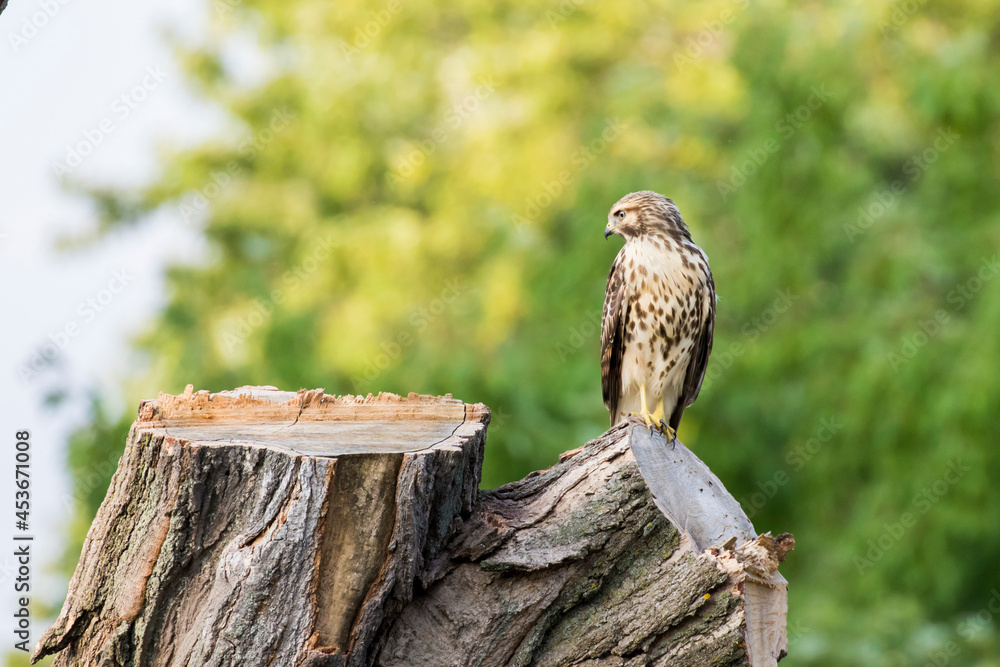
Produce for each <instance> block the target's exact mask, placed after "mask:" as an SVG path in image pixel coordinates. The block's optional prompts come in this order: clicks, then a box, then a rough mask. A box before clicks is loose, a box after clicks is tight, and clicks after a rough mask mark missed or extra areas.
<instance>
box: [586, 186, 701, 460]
mask: <svg viewBox="0 0 1000 667" xmlns="http://www.w3.org/2000/svg"><path fill="white" fill-rule="evenodd" d="M611 234H617V235H619V236H621V237H622V238H624V239H625V246H624V247H623V248H622V249H621V252H619V253H618V257H616V258H615V261H614V263H613V264H612V265H611V273H610V274H609V275H608V289H607V294H606V296H605V298H604V317H603V320H602V324H601V386H602V389H603V392H604V403H605V405H607V406H608V411H609V412H610V413H611V425H612V426H614V425H615V424H617V423H618V422H619V421H621V420H622V419H624V418H625V417H627V416H628V415H630V414H636V415H638V416H640V417H642V418H643V420H644V421H645V422H646V425H647V426H650V428H652V426H653V425H657V426H658V427H659V429H660V430H661V431H662V432H663V433H664V434H666V436H667V438H668V440H669V441H673V439H674V438H675V437H676V431H677V427H678V425H679V424H680V422H681V415H683V414H684V409H685V408H686V407H688V406H690V405H691V404H692V403H694V400H695V399H696V398H697V397H698V392H699V390H700V389H701V382H702V379H703V378H704V377H705V367H706V365H707V364H708V355H709V354H710V353H711V351H712V334H713V331H714V328H715V283H714V281H713V280H712V272H711V270H710V269H709V267H708V256H707V255H705V253H704V251H702V249H701V248H699V247H698V246H696V245H695V244H694V242H692V241H691V233H690V232H689V231H688V228H687V226H686V225H685V224H684V220H683V219H682V218H681V214H680V211H678V210H677V206H675V205H674V202H672V201H670V200H669V199H667V198H666V197H664V196H663V195H660V194H657V193H655V192H650V191H643V192H633V193H632V194H629V195H625V196H624V197H622V198H621V200H619V202H618V203H617V204H615V205H614V206H612V207H611V212H610V213H609V214H608V225H607V227H605V228H604V237H605V238H607V237H608V236H610V235H611ZM647 395H648V396H649V398H648V399H647ZM647 401H655V408H654V410H653V411H652V412H650V410H649V405H650V403H648V402H647Z"/></svg>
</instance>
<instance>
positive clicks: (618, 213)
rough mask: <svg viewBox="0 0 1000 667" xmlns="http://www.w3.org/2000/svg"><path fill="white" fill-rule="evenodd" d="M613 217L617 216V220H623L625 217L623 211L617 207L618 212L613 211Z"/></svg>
mask: <svg viewBox="0 0 1000 667" xmlns="http://www.w3.org/2000/svg"><path fill="white" fill-rule="evenodd" d="M615 217H616V218H618V219H619V220H624V219H625V211H623V210H621V209H619V210H618V212H617V213H615Z"/></svg>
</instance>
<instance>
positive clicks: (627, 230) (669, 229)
mask: <svg viewBox="0 0 1000 667" xmlns="http://www.w3.org/2000/svg"><path fill="white" fill-rule="evenodd" d="M612 234H617V235H618V236H620V237H622V238H623V239H625V240H626V241H630V240H631V239H637V238H642V237H643V236H646V235H648V234H655V235H657V236H669V237H673V238H677V239H686V240H688V241H690V240H691V233H690V232H689V231H688V228H687V225H685V224H684V220H683V219H682V218H681V213H680V211H678V210H677V206H676V205H674V203H673V202H672V201H670V200H669V199H667V198H666V197H664V196H663V195H661V194H658V193H656V192H652V191H651V190H643V191H642V192H633V193H632V194H628V195H625V196H624V197H622V198H621V199H619V200H618V203H617V204H615V205H614V206H612V207H611V212H610V213H608V226H607V227H605V228H604V238H608V237H609V236H611V235H612Z"/></svg>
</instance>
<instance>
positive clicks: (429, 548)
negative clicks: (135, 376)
mask: <svg viewBox="0 0 1000 667" xmlns="http://www.w3.org/2000/svg"><path fill="white" fill-rule="evenodd" d="M488 423H489V411H488V410H487V409H486V407H485V406H483V405H481V404H475V405H469V404H464V403H462V402H461V401H458V400H455V399H453V398H451V397H450V396H446V397H434V396H422V395H416V394H411V395H409V396H406V397H400V396H395V395H392V394H380V395H378V396H368V397H355V396H342V397H333V396H327V395H326V394H324V393H323V391H322V390H320V389H317V390H312V391H305V390H303V391H299V392H297V393H291V392H282V391H278V390H277V389H275V388H273V387H243V388H240V389H237V390H234V391H230V392H221V393H216V394H209V393H208V392H198V393H195V392H193V391H192V390H191V388H190V387H189V389H188V390H187V391H186V392H185V393H184V394H182V395H179V396H170V395H164V394H161V395H160V396H159V397H158V398H157V399H156V400H155V401H144V402H143V403H142V404H141V406H140V408H139V418H138V420H137V421H136V422H135V424H134V425H133V427H132V429H131V431H130V433H129V438H128V442H127V443H126V448H125V452H124V454H123V456H122V458H121V461H120V462H119V466H118V470H117V472H116V473H115V476H114V478H113V480H112V483H111V487H110V488H109V490H108V494H107V497H106V498H105V500H104V503H103V504H102V505H101V508H100V510H99V511H98V514H97V517H96V519H95V520H94V523H93V525H92V526H91V529H90V532H89V533H88V536H87V540H86V543H85V544H84V548H83V553H82V555H81V558H80V562H79V564H78V566H77V569H76V572H75V574H74V575H73V579H72V581H71V582H70V587H69V594H68V596H67V599H66V602H65V605H64V606H63V609H62V612H61V613H60V615H59V618H58V619H57V621H56V623H55V624H54V625H53V626H52V627H51V628H50V629H49V630H48V631H47V632H46V633H45V634H44V636H43V637H42V639H41V641H40V642H39V644H38V646H37V648H36V650H35V653H34V655H33V656H32V657H33V660H37V659H39V658H40V657H42V656H44V655H49V654H55V655H56V661H55V664H56V665H137V666H138V665H142V666H146V665H151V666H160V665H163V666H166V665H171V666H173V665H176V666H178V667H179V666H181V665H219V666H222V665H233V666H235V665H241V666H243V665H252V666H257V665H259V666H261V667H265V666H273V665H307V666H311V667H320V666H323V665H336V666H337V667H341V666H344V667H346V666H362V665H364V666H367V665H384V666H389V665H400V666H402V665H471V664H474V665H483V666H488V665H496V666H499V665H567V666H568V665H583V664H586V665H591V666H594V667H597V666H598V665H601V666H603V665H607V666H611V665H615V666H624V665H629V666H632V665H692V666H693V665H741V664H742V665H747V664H749V665H754V666H758V665H773V664H774V663H775V660H776V659H777V657H778V656H779V654H780V652H781V651H783V650H784V630H785V628H784V623H785V619H784V606H783V605H784V604H785V598H786V591H785V588H784V587H783V586H782V585H781V582H783V581H784V580H783V579H782V580H780V581H779V580H778V578H780V574H778V573H777V563H778V562H779V561H780V560H782V559H783V557H784V553H785V552H786V551H787V550H788V549H789V548H791V544H792V542H791V538H790V536H788V537H785V536H779V537H778V538H771V537H770V536H769V535H764V536H760V537H757V536H756V535H753V536H752V539H749V540H743V541H741V542H740V543H739V544H711V545H708V547H706V548H704V549H701V548H698V546H697V545H696V544H695V541H694V540H693V539H692V538H691V537H690V533H689V532H688V530H689V529H690V527H688V530H678V529H677V528H676V527H675V526H673V525H672V524H671V523H670V522H669V521H668V520H667V519H666V518H665V517H664V515H663V514H662V513H661V512H660V510H659V509H658V508H657V504H656V503H657V501H656V500H654V498H653V497H652V496H651V495H650V492H649V490H648V488H647V485H646V483H645V482H644V481H643V477H642V475H641V474H640V472H639V469H638V467H637V465H636V461H635V458H633V454H632V451H631V449H630V444H629V442H630V437H631V436H630V426H629V425H627V424H623V425H620V426H618V427H615V428H613V429H611V430H610V431H608V432H607V433H605V434H604V435H603V436H602V437H601V438H599V439H597V440H594V441H592V442H590V443H588V444H587V445H586V446H584V447H583V448H581V449H580V450H579V451H578V452H576V453H575V454H574V455H572V456H568V457H566V458H565V459H564V460H562V461H560V462H559V463H558V464H557V465H555V466H553V467H552V468H550V469H548V470H545V471H541V472H539V473H533V474H532V475H529V476H528V477H526V478H525V479H523V480H521V481H519V482H514V483H512V484H508V485H505V486H503V487H500V488H499V489H496V490H493V491H485V492H479V491H478V485H479V476H480V470H481V466H482V457H483V448H484V444H485V438H486V427H487V424H488ZM702 465H703V464H702ZM719 486H720V487H721V482H720V483H719ZM720 492H721V493H725V489H721V488H720ZM682 495H683V494H682ZM727 495H728V494H727ZM680 497H682V496H680ZM725 507H726V508H727V512H731V511H732V508H731V506H730V505H728V504H727V505H725ZM737 507H738V506H737ZM699 511H700V510H699ZM695 514H697V513H695ZM701 514H704V512H701ZM743 519H744V520H745V516H744V517H743ZM747 525H749V522H747ZM751 531H752V527H751ZM697 534H699V535H701V534H706V535H707V534H711V531H700V532H698V533H697ZM758 588H759V589H760V590H758Z"/></svg>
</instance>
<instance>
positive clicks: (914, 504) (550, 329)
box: [72, 0, 1000, 665]
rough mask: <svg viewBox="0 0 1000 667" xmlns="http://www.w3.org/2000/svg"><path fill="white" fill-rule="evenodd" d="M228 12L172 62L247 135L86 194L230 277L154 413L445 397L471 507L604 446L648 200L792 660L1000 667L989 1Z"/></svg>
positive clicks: (999, 388)
mask: <svg viewBox="0 0 1000 667" xmlns="http://www.w3.org/2000/svg"><path fill="white" fill-rule="evenodd" d="M214 6H215V9H216V10H217V21H216V23H217V28H218V31H217V32H216V33H214V34H215V35H216V37H215V41H213V42H212V43H209V44H206V45H204V46H203V47H202V48H199V49H196V50H194V51H193V52H190V53H186V54H184V55H183V56H182V57H183V58H184V61H185V62H186V63H187V64H188V65H189V71H190V74H191V78H192V81H193V82H196V83H197V85H198V86H199V88H200V89H201V90H202V91H203V93H204V94H205V96H206V97H208V98H210V99H214V100H216V101H217V102H218V103H219V104H220V105H221V106H222V107H224V108H225V109H226V110H227V111H229V112H230V113H231V114H232V117H233V118H234V130H233V132H232V133H231V134H230V135H229V136H227V137H223V138H220V139H219V141H218V142H217V143H213V144H210V145H206V146H203V147H201V148H199V149H197V150H192V151H187V152H183V153H180V154H173V155H169V156H167V157H166V158H165V163H164V174H163V176H162V178H161V179H160V180H159V181H158V182H157V183H155V184H154V185H153V186H151V187H150V188H149V189H147V190H145V191H142V192H133V191H128V192H119V193H107V192H102V193H100V202H101V203H102V206H103V208H104V210H105V211H107V212H108V220H107V223H108V224H110V225H114V224H116V223H117V222H118V221H119V220H126V221H134V220H135V219H136V218H140V219H141V218H142V216H143V212H147V213H148V212H151V211H154V210H165V211H166V212H167V213H168V214H170V215H172V216H173V218H174V219H176V220H178V224H180V220H192V219H197V220H204V221H205V234H206V236H207V238H208V239H209V241H210V245H211V249H212V256H211V259H210V260H209V261H208V262H207V263H205V264H204V265H200V266H193V267H192V266H178V267H175V268H174V269H172V270H171V272H170V276H169V286H170V287H169V289H170V294H169V304H168V306H167V307H166V309H165V311H164V312H163V314H162V316H161V317H160V318H159V320H158V321H157V322H156V323H155V325H153V326H151V327H150V330H149V333H148V335H146V336H145V337H144V338H143V340H142V341H141V343H140V344H141V346H142V348H143V349H145V350H147V351H148V352H149V354H150V357H151V358H152V359H154V360H155V364H156V367H155V370H156V374H155V377H154V378H152V379H151V380H150V381H149V382H148V384H146V385H145V386H144V390H149V391H154V390H162V391H168V392H174V393H177V392H180V391H182V390H183V388H184V385H186V384H187V383H194V385H195V386H196V388H199V389H211V390H221V389H229V388H233V387H236V386H240V385H244V384H273V385H277V386H279V387H282V388H287V389H297V388H299V387H325V388H326V390H327V391H328V392H331V393H368V392H378V391H393V392H397V393H404V394H405V393H406V392H409V391H417V392H424V393H445V392H452V393H454V394H455V395H456V396H457V397H460V398H462V399H464V400H466V401H482V402H484V403H486V404H487V405H489V406H490V407H491V408H492V409H493V410H494V422H493V424H492V425H491V427H490V435H489V443H488V446H487V458H486V465H485V469H484V485H485V486H495V485H497V484H500V483H502V482H505V481H508V480H512V479H516V478H519V477H521V476H522V475H524V474H525V473H527V472H528V471H530V470H532V469H536V468H540V467H545V466H548V465H551V464H552V463H553V462H554V461H555V459H556V456H557V454H558V453H559V452H561V451H563V450H566V449H570V448H572V447H576V446H578V445H579V444H581V443H582V442H584V441H585V440H587V439H589V438H593V437H596V436H597V435H599V434H600V433H601V432H602V431H603V430H604V429H605V428H606V426H607V421H606V420H607V416H606V411H605V410H604V408H603V405H602V402H601V396H600V389H599V384H600V381H599V369H598V347H599V342H598V332H599V319H598V315H599V311H600V307H601V303H602V300H603V293H604V284H605V280H606V275H607V270H608V267H609V266H610V263H611V260H612V258H613V257H614V255H615V253H616V252H617V250H618V243H616V242H605V241H604V240H603V238H602V231H603V228H604V224H605V219H606V214H607V211H608V208H609V207H610V205H611V204H612V203H614V202H615V201H616V200H617V199H618V198H619V197H621V196H622V195H624V194H625V193H627V192H631V191H635V190H640V189H653V190H657V191H660V192H663V193H665V194H667V195H668V196H670V197H672V198H673V199H674V200H675V201H676V202H677V203H678V205H679V207H680V209H681V211H682V212H683V214H684V215H685V217H686V219H687V221H688V223H689V225H690V226H691V228H692V231H693V234H694V237H695V240H696V241H697V242H698V243H699V244H700V245H701V246H702V247H703V248H705V249H706V251H707V252H708V254H709V256H710V258H711V261H712V267H713V270H714V272H715V278H716V284H717V286H718V291H719V294H720V301H719V305H718V323H717V329H716V341H715V352H714V355H713V357H712V360H711V362H710V370H709V378H708V379H707V380H706V383H705V388H704V389H703V392H702V396H701V398H700V399H699V402H698V403H697V405H696V406H695V407H694V408H692V409H690V410H689V411H688V412H686V413H685V420H684V423H683V424H682V426H681V433H680V435H681V437H682V438H683V439H684V440H685V442H687V443H688V444H689V445H691V446H692V447H693V448H694V449H695V450H696V451H697V452H698V453H699V454H700V455H701V456H702V457H703V458H704V459H705V460H706V461H707V462H708V463H709V465H711V466H712V468H713V470H715V471H716V472H717V473H718V475H719V476H720V477H721V478H722V479H723V480H724V481H725V482H726V484H727V486H728V488H729V489H730V490H731V491H732V492H733V493H734V495H736V496H737V498H740V499H742V500H743V502H744V505H745V506H746V507H747V509H748V511H750V512H751V513H752V514H753V520H754V522H755V525H756V526H757V528H758V529H760V530H768V529H770V530H772V531H785V530H788V531H791V532H794V533H795V534H796V539H797V542H798V547H797V549H796V550H795V551H794V552H793V553H792V554H791V556H790V559H789V561H788V563H787V564H786V566H785V569H784V570H783V571H784V573H785V574H786V576H787V577H788V579H789V580H790V581H791V582H792V583H791V618H792V624H791V639H792V646H791V655H790V657H789V658H788V661H787V662H788V664H798V665H813V664H815V665H819V664H823V665H859V664H863V665H911V664H925V663H927V664H945V663H942V662H941V660H945V659H946V664H950V665H972V664H980V665H987V664H991V665H996V664H998V662H997V660H998V658H997V656H998V653H997V634H996V631H995V627H996V626H995V623H993V619H992V616H993V615H994V614H993V613H992V612H989V611H987V612H986V613H985V616H982V615H977V614H979V613H980V611H981V610H988V608H989V604H990V601H991V599H992V598H991V596H992V595H993V594H994V593H993V592H994V591H996V590H997V589H998V588H1000V576H998V575H997V571H996V567H995V559H996V558H997V557H998V556H1000V531H997V529H996V527H997V526H998V525H1000V490H998V489H997V487H996V486H995V485H993V484H992V480H995V479H996V478H997V477H998V476H1000V461H998V459H997V457H995V456H993V455H992V454H993V452H992V447H991V446H990V445H989V443H991V442H994V441H995V440H996V439H997V437H998V436H1000V427H998V422H997V420H996V408H997V405H998V397H1000V375H998V374H997V373H996V368H997V367H998V365H1000V336H997V333H996V332H997V330H998V328H1000V299H998V298H997V297H998V290H1000V281H995V280H992V278H994V277H995V276H996V274H997V272H998V271H1000V266H998V265H997V263H996V261H997V260H996V255H995V251H996V248H997V247H998V245H1000V200H998V197H997V182H996V173H997V169H998V167H1000V130H998V125H997V121H996V119H997V118H998V117H1000V58H998V52H1000V12H998V6H997V3H995V2H980V1H976V0H960V1H959V2H956V3H950V4H949V5H948V8H947V10H945V9H944V8H939V7H937V6H936V5H933V4H929V3H927V4H922V3H920V2H912V3H909V2H900V3H898V4H891V3H887V2H876V3H860V2H847V1H843V2H835V3H824V4H817V3H788V2H773V1H772V2H764V3H750V2H746V0H733V1H732V2H725V1H709V2H697V3H696V2H680V3H676V2H675V3H660V2H652V3H579V4H577V3H574V2H565V3H562V4H557V3H554V2H553V3H539V2H536V3H528V4H525V3H520V2H519V3H506V2H500V3H486V2H463V3H457V4H456V3H416V4H414V3H400V2H398V1H397V0H390V1H389V2H386V3H385V4H378V3H376V4H370V5H353V6H352V5H339V4H338V5H336V6H335V5H334V4H331V3H328V2H317V1H312V0H295V1H293V2H285V3H274V2H265V1H263V0H259V1H253V2H246V3H242V4H235V5H229V4H226V3H223V2H221V1H220V2H216V4H215V5H214ZM366 31H367V33H366ZM247 32H249V33H250V34H253V35H255V36H256V37H257V39H258V40H259V41H260V44H261V48H262V49H264V50H265V51H266V53H267V54H268V55H269V57H270V58H272V59H273V61H274V63H275V65H276V71H277V72H278V74H277V75H276V76H275V77H273V78H272V79H270V80H268V81H267V82H266V83H264V84H262V85H260V86H259V87H256V88H254V89H251V90H247V89H245V88H243V87H241V86H240V85H238V83H237V81H236V77H235V74H234V73H233V72H231V71H230V68H229V67H228V66H227V60H226V58H225V57H224V56H223V54H224V52H225V49H224V45H225V43H226V40H227V39H229V38H230V37H231V36H232V35H235V34H244V33H247ZM126 213H127V215H126ZM159 219H160V220H162V219H163V218H162V217H161V218H159ZM136 398H138V397H136ZM112 421H114V420H112ZM126 423H127V420H126V421H125V422H120V423H118V424H117V425H111V423H110V422H108V421H107V420H99V421H98V424H99V426H100V428H101V429H102V430H101V432H100V433H99V434H93V435H88V436H85V437H81V438H79V439H77V440H76V441H75V442H74V443H73V447H72V450H73V456H74V457H76V458H77V460H89V458H88V457H89V456H90V455H91V454H90V453H89V450H91V449H94V448H96V447H101V448H105V447H107V446H108V443H115V444H116V445H117V444H119V443H121V442H122V441H123V435H124V432H123V428H125V426H124V425H125V424H126ZM119 446H120V445H119ZM103 454H104V449H102V451H101V454H100V456H103ZM99 495H100V494H96V495H95V494H94V493H90V492H88V493H87V498H86V499H85V503H86V505H87V506H88V507H89V508H91V510H92V509H93V508H94V507H95V506H96V505H95V503H96V501H97V500H99V498H98V496H99ZM997 599H998V600H1000V595H998V596H997ZM994 608H997V606H996V604H995V603H994ZM977 619H978V620H977ZM983 619H985V620H983ZM949 642H953V644H949ZM952 646H954V648H955V650H956V651H957V654H954V655H949V654H948V653H947V650H948V649H950V648H951V647H952ZM942 651H944V653H940V652H942ZM938 656H946V658H939V657H938ZM935 661H937V662H935ZM783 664H784V663H783Z"/></svg>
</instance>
